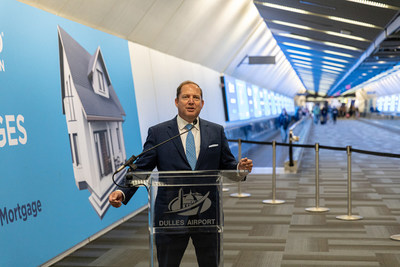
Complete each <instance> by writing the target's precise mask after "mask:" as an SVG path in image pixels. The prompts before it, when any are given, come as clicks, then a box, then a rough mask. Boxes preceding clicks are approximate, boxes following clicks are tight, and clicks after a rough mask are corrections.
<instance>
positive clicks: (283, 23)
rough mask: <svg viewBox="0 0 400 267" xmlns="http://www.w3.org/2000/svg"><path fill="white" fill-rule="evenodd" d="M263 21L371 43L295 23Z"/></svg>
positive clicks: (351, 36) (366, 40) (356, 37)
mask: <svg viewBox="0 0 400 267" xmlns="http://www.w3.org/2000/svg"><path fill="white" fill-rule="evenodd" d="M265 21H266V22H269V23H274V24H279V25H283V26H288V27H292V28H297V29H302V30H310V31H315V32H322V33H325V34H329V35H333V36H338V37H342V38H347V39H351V40H356V41H360V42H370V41H371V40H368V39H365V38H362V37H358V36H353V35H349V34H344V33H340V32H333V31H324V30H319V29H316V28H311V27H308V26H304V25H299V24H295V23H290V22H286V21H280V20H265Z"/></svg>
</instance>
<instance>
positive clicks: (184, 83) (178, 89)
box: [176, 80, 203, 99]
mask: <svg viewBox="0 0 400 267" xmlns="http://www.w3.org/2000/svg"><path fill="white" fill-rule="evenodd" d="M186 84H194V85H196V86H197V87H198V88H199V89H200V96H201V99H203V90H201V88H200V86H199V85H198V84H197V83H195V82H192V81H189V80H188V81H184V82H182V83H181V84H180V85H179V86H178V88H177V89H176V98H179V95H180V94H181V90H182V87H183V86H184V85H186Z"/></svg>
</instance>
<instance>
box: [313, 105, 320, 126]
mask: <svg viewBox="0 0 400 267" xmlns="http://www.w3.org/2000/svg"><path fill="white" fill-rule="evenodd" d="M312 114H313V116H314V123H315V124H318V122H319V117H320V115H321V109H320V108H319V104H318V103H315V104H314V107H313V110H312Z"/></svg>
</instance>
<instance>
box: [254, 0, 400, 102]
mask: <svg viewBox="0 0 400 267" xmlns="http://www.w3.org/2000/svg"><path fill="white" fill-rule="evenodd" d="M254 4H255V6H256V7H257V9H258V11H259V13H260V15H261V17H262V18H263V19H264V21H265V23H266V24H267V26H268V28H269V29H270V30H271V32H272V34H273V36H274V38H275V39H276V41H277V43H278V45H279V46H280V48H281V49H282V51H283V53H284V54H285V56H286V58H287V59H288V60H289V62H290V64H291V65H292V67H293V69H294V70H295V71H296V73H297V75H298V76H299V77H300V79H301V81H302V82H303V84H304V86H305V88H306V89H307V92H308V94H311V95H317V94H318V95H320V96H339V95H343V94H345V93H346V92H348V91H349V90H351V89H353V88H355V87H357V86H359V85H362V83H364V82H366V81H368V80H369V79H371V78H373V77H375V76H376V75H378V74H380V73H383V72H385V71H388V70H390V69H392V68H393V67H394V66H396V65H398V64H399V63H400V17H399V11H400V1H399V0H384V1H383V0H382V1H369V0H304V1H303V0H264V1H261V0H257V1H256V0H254Z"/></svg>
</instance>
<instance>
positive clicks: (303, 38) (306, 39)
mask: <svg viewBox="0 0 400 267" xmlns="http://www.w3.org/2000/svg"><path fill="white" fill-rule="evenodd" d="M278 35H280V36H283V37H287V38H293V39H297V40H302V41H313V39H311V38H308V37H304V36H300V35H295V34H290V33H283V32H282V33H278Z"/></svg>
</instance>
